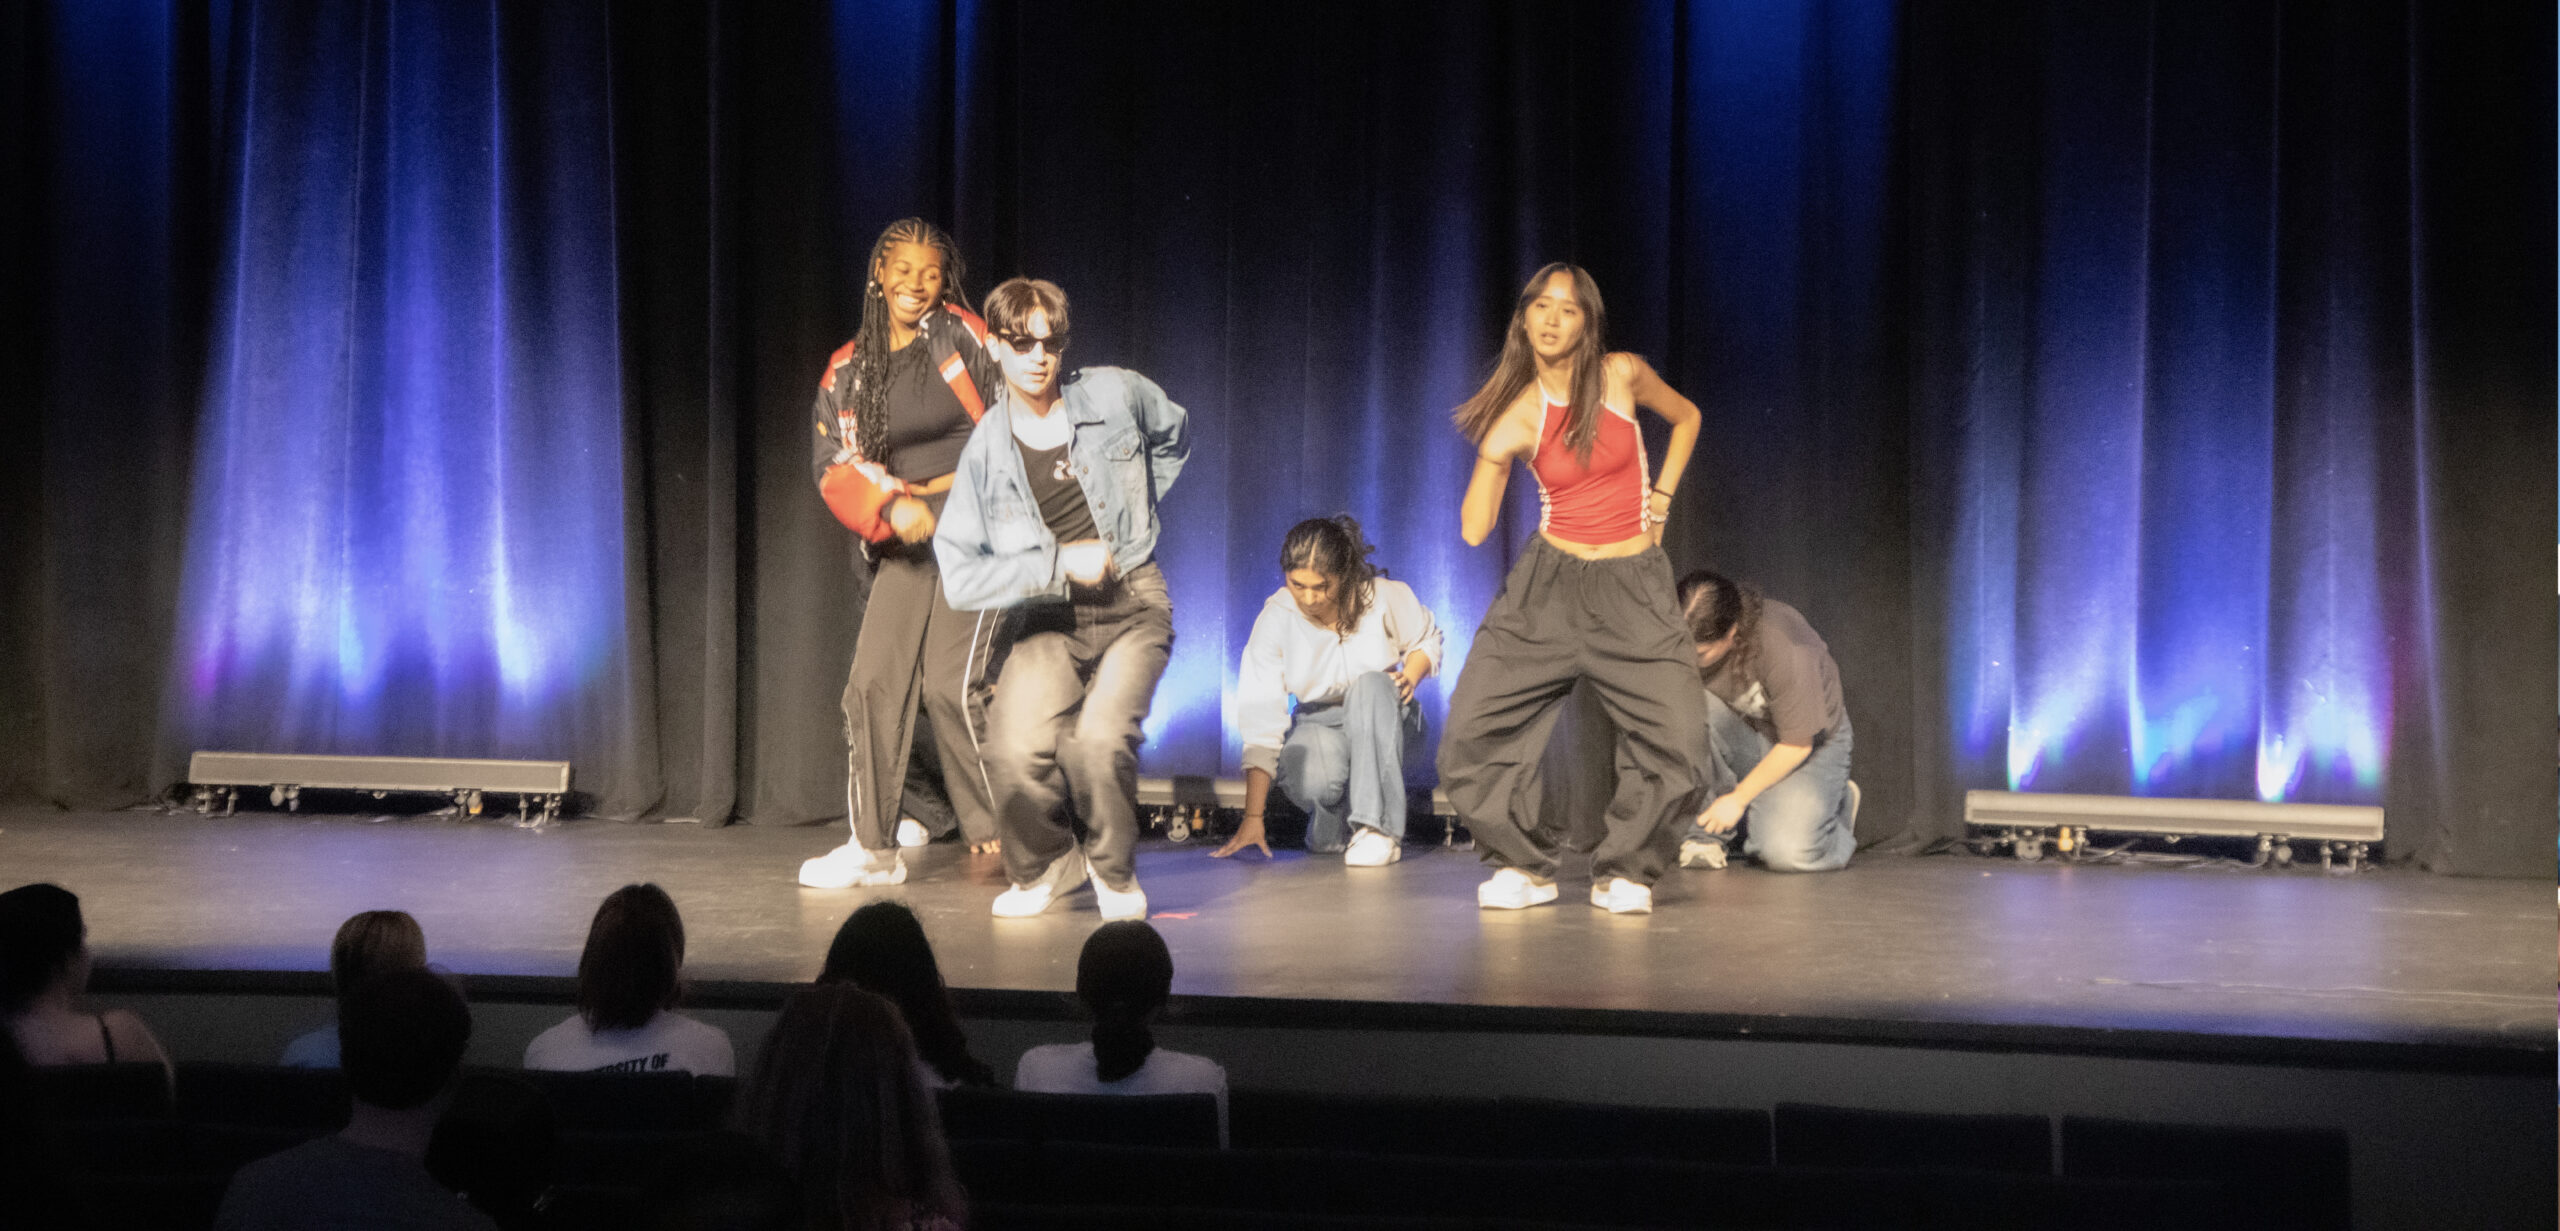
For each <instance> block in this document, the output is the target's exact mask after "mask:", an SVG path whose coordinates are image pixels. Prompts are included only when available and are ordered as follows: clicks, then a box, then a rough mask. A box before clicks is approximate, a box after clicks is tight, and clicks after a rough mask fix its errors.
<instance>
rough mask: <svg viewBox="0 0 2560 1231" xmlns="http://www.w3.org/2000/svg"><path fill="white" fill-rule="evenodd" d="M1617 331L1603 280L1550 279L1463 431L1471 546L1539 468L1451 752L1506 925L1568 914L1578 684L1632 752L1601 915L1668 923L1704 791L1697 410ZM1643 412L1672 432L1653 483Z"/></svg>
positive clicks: (1463, 411)
mask: <svg viewBox="0 0 2560 1231" xmlns="http://www.w3.org/2000/svg"><path fill="white" fill-rule="evenodd" d="M1605 321H1606V312H1605V310H1604V309H1603V308H1602V306H1601V302H1600V288H1599V287H1598V286H1596V285H1594V284H1593V283H1592V281H1591V275H1589V274H1587V273H1585V272H1583V271H1582V270H1581V269H1579V268H1577V267H1575V266H1572V265H1564V264H1556V265H1549V266H1547V267H1546V268H1544V269H1541V270H1539V271H1538V273H1537V276H1536V277H1534V278H1531V279H1530V280H1529V285H1528V286H1527V287H1525V288H1523V289H1522V290H1521V292H1520V299H1519V302H1518V303H1517V304H1516V305H1515V306H1514V307H1513V309H1512V313H1511V327H1510V329H1509V331H1508V332H1507V334H1506V335H1505V337H1504V339H1503V345H1502V358H1501V360H1500V361H1499V362H1498V363H1496V364H1495V366H1494V371H1493V376H1492V378H1491V379H1489V380H1487V381H1486V382H1485V384H1484V387H1483V388H1482V389H1479V390H1477V391H1476V395H1475V396H1474V397H1473V398H1470V399H1468V401H1467V404H1466V405H1464V406H1462V407H1459V408H1458V412H1457V415H1456V419H1457V423H1458V428H1459V430H1460V431H1462V432H1464V433H1466V436H1467V439H1469V440H1471V441H1473V442H1475V445H1476V468H1475V476H1474V478H1473V479H1472V480H1470V481H1469V482H1468V484H1467V495H1466V500H1465V502H1464V504H1463V505H1462V506H1461V507H1460V511H1459V518H1460V523H1461V531H1462V533H1464V534H1465V536H1466V540H1467V543H1468V544H1469V545H1470V546H1473V545H1476V544H1480V543H1482V542H1484V540H1485V537H1486V536H1487V535H1489V534H1491V533H1492V532H1493V525H1494V520H1495V518H1496V517H1497V516H1498V515H1499V514H1500V513H1501V511H1502V497H1503V492H1504V490H1505V489H1506V488H1508V486H1509V485H1510V481H1511V464H1512V463H1513V462H1514V461H1524V462H1527V463H1528V465H1529V474H1530V478H1531V479H1532V480H1533V481H1534V482H1536V483H1537V485H1538V497H1539V515H1538V536H1537V537H1536V538H1535V539H1533V540H1531V541H1530V544H1529V547H1528V550H1526V551H1525V552H1523V553H1522V554H1521V557H1520V560H1519V562H1518V563H1517V564H1515V565H1513V566H1512V569H1511V574H1510V576H1509V577H1508V578H1507V579H1506V580H1505V581H1504V582H1503V587H1502V593H1501V595H1500V596H1499V597H1497V598H1495V599H1494V601H1493V606H1492V608H1491V609H1489V610H1487V611H1486V612H1485V617H1484V624H1483V625H1482V627H1480V628H1479V629H1478V630H1477V632H1476V641H1475V645H1474V646H1473V647H1472V648H1471V649H1470V650H1469V651H1468V653H1467V663H1466V667H1465V669H1464V670H1462V671H1461V672H1460V673H1459V675H1458V685H1457V690H1456V692H1455V693H1453V694H1452V695H1451V696H1450V698H1449V725H1448V732H1447V734H1446V735H1445V736H1443V737H1442V739H1441V741H1440V782H1441V785H1442V786H1443V787H1444V788H1445V789H1447V790H1448V792H1449V799H1450V802H1451V803H1452V804H1453V805H1454V806H1455V807H1456V809H1457V812H1458V816H1459V818H1460V819H1461V820H1464V821H1465V822H1466V823H1467V828H1468V829H1469V830H1470V831H1471V832H1473V833H1474V834H1475V836H1476V839H1477V842H1478V844H1479V845H1480V846H1481V848H1482V849H1483V851H1484V856H1485V861H1486V862H1487V863H1491V864H1494V865H1495V866H1496V868H1497V871H1496V872H1495V873H1494V875H1493V878H1492V879H1491V880H1488V881H1486V882H1485V883H1484V885H1483V886H1482V887H1481V888H1479V889H1478V890H1477V892H1476V901H1477V903H1478V904H1479V905H1481V906H1484V907H1486V908H1488V909H1501V910H1516V909H1519V908H1521V907H1527V906H1535V905H1537V904H1539V903H1541V902H1552V901H1554V900H1555V898H1556V894H1557V890H1556V884H1555V876H1556V868H1557V863H1558V859H1559V856H1560V855H1561V854H1562V850H1563V842H1562V839H1563V835H1562V834H1561V833H1558V832H1554V831H1553V830H1552V829H1550V828H1549V827H1547V826H1545V825H1543V824H1541V822H1540V820H1539V816H1538V813H1539V808H1538V798H1537V797H1538V791H1537V790H1536V789H1535V787H1536V771H1537V765H1538V759H1539V756H1540V754H1541V753H1543V752H1544V751H1545V750H1546V744H1547V737H1548V735H1549V734H1551V733H1552V732H1553V731H1554V730H1555V723H1556V716H1557V714H1558V707H1559V706H1561V705H1562V704H1563V702H1564V699H1565V697H1566V696H1567V695H1568V694H1569V693H1571V692H1572V691H1573V686H1574V685H1575V684H1577V683H1581V682H1585V681H1587V682H1589V683H1590V684H1591V686H1592V688H1593V691H1594V692H1595V694H1596V695H1597V696H1598V697H1599V699H1600V702H1601V704H1602V705H1603V706H1604V707H1605V708H1606V709H1607V710H1608V712H1609V718H1610V720H1611V722H1613V723H1614V724H1615V725H1616V726H1617V728H1618V733H1619V734H1618V739H1619V741H1620V743H1619V755H1618V758H1617V762H1618V764H1619V766H1620V767H1621V772H1620V776H1619V779H1618V788H1617V793H1616V796H1615V797H1614V798H1613V799H1612V800H1611V802H1610V805H1609V814H1608V819H1607V830H1608V832H1607V835H1606V836H1605V837H1604V838H1602V840H1601V842H1600V845H1599V847H1598V848H1596V849H1595V850H1593V852H1592V857H1591V902H1592V904H1593V905H1595V906H1600V907H1603V908H1605V909H1607V910H1609V911H1612V912H1615V913H1620V914H1640V913H1644V912H1647V911H1650V910H1652V909H1653V882H1654V880H1655V879H1656V878H1657V877H1659V876H1661V874H1662V872H1663V870H1664V869H1665V868H1666V867H1668V866H1669V865H1670V863H1671V859H1672V855H1673V852H1674V851H1676V849H1677V848H1678V846H1679V841H1680V834H1681V832H1682V830H1683V828H1684V827H1685V826H1686V825H1687V824H1688V822H1689V819H1690V816H1691V814H1693V813H1694V812H1696V811H1697V807H1698V802H1699V798H1700V795H1701V793H1702V790H1703V780H1702V779H1701V778H1700V776H1699V775H1700V773H1701V772H1702V767H1703V766H1704V765H1705V764H1706V759H1707V746H1706V709H1705V702H1704V700H1703V698H1702V696H1701V694H1700V692H1699V689H1698V683H1697V675H1696V668H1695V666H1694V664H1693V662H1692V655H1693V653H1694V651H1693V650H1692V649H1691V647H1690V645H1689V642H1688V638H1687V636H1686V634H1685V633H1684V631H1683V628H1682V625H1681V623H1680V618H1679V604H1678V602H1677V601H1676V599H1675V598H1674V597H1673V594H1672V587H1671V564H1670V561H1669V560H1668V559H1667V558H1665V557H1664V556H1663V554H1662V547H1661V541H1662V526H1663V523H1664V521H1665V520H1666V519H1667V518H1668V517H1669V516H1670V513H1671V494H1672V493H1673V492H1674V491H1676V490H1678V488H1679V485H1680V475H1681V472H1682V471H1684V470H1686V469H1687V468H1688V465H1689V451H1690V449H1691V448H1692V447H1694V446H1695V445H1696V444H1697V440H1698V421H1699V414H1698V407H1697V405H1696V404H1695V403H1693V402H1691V401H1690V400H1689V399H1687V398H1685V397H1682V396H1680V393H1679V391H1678V390H1675V389H1673V388H1672V387H1671V386H1670V385H1668V384H1666V383H1664V382H1663V380H1662V378H1661V377H1660V376H1657V375H1655V374H1654V371H1653V367H1652V365H1650V364H1647V363H1646V362H1645V361H1644V359H1643V358H1642V357H1640V356H1637V355H1633V354H1628V353H1624V352H1620V353H1616V354H1611V353H1609V352H1608V350H1607V349H1606V347H1605V346H1604V344H1603V336H1602V335H1603V325H1604V324H1605ZM1639 406H1641V407H1643V408H1644V409H1646V410H1650V411H1652V412H1653V413H1655V414H1656V415H1659V416H1661V417H1662V418H1663V419H1665V420H1668V421H1669V422H1670V424H1671V443H1670V447H1669V448H1667V449H1665V450H1664V451H1663V457H1662V470H1661V472H1660V474H1659V475H1656V476H1654V477H1653V478H1652V479H1651V480H1650V481H1648V479H1647V476H1646V473H1645V469H1646V457H1645V449H1644V438H1643V436H1642V435H1641V434H1640V433H1639V432H1638V431H1637V430H1636V419H1635V414H1636V408H1637V407H1639Z"/></svg>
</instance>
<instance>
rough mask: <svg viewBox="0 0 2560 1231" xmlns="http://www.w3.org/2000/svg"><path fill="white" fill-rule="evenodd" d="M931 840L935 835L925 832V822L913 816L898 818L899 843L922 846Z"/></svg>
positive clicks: (901, 844)
mask: <svg viewBox="0 0 2560 1231" xmlns="http://www.w3.org/2000/svg"><path fill="white" fill-rule="evenodd" d="M931 841H933V835H932V834H929V833H927V832H925V828H924V823H923V822H921V821H918V820H916V819H915V818H913V817H900V818H898V845H900V846H922V845H924V844H925V843H927V842H931Z"/></svg>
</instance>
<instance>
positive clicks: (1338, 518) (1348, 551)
mask: <svg viewBox="0 0 2560 1231" xmlns="http://www.w3.org/2000/svg"><path fill="white" fill-rule="evenodd" d="M1376 550H1377V548H1375V547H1372V546H1370V545H1369V540H1368V539H1367V538H1365V537H1363V536H1362V535H1361V533H1360V520H1359V519H1358V518H1356V517H1353V516H1352V515H1350V514H1349V513H1336V514H1334V515H1333V516H1331V517H1310V518H1308V519H1307V520H1305V521H1302V522H1299V523H1298V524H1297V525H1294V526H1291V527H1289V536H1288V537H1287V538H1284V539H1282V540H1280V572H1281V574H1282V575H1283V576H1286V575H1287V574H1289V573H1291V572H1293V571H1295V570H1298V569H1302V568H1303V569H1313V570H1314V571H1316V572H1318V573H1321V574H1323V575H1324V576H1325V577H1326V578H1328V579H1330V580H1331V581H1332V582H1333V588H1334V593H1335V594H1336V595H1338V596H1339V597H1338V598H1336V599H1335V600H1334V604H1333V631H1334V632H1336V633H1339V634H1341V635H1342V636H1345V637H1348V636H1350V635H1351V633H1352V630H1353V629H1356V628H1358V627H1360V617H1361V616H1363V615H1366V614H1368V611H1369V604H1370V603H1371V602H1372V601H1373V600H1375V599H1376V598H1377V594H1378V579H1379V578H1381V577H1384V576H1386V575H1387V571H1386V570H1385V569H1382V568H1379V567H1378V566H1376V565H1374V564H1371V563H1369V554H1370V553H1371V552H1374V551H1376Z"/></svg>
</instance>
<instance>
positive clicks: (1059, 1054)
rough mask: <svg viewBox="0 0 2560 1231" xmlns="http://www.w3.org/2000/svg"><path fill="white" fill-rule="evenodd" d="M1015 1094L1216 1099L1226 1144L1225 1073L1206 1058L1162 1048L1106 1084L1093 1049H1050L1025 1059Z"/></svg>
mask: <svg viewBox="0 0 2560 1231" xmlns="http://www.w3.org/2000/svg"><path fill="white" fill-rule="evenodd" d="M1013 1088H1014V1089H1016V1090H1028V1091H1031V1092H1033V1093H1035V1094H1214V1095H1216V1096H1217V1098H1218V1144H1219V1145H1222V1146H1223V1145H1225V1144H1226V1143H1227V1070H1226V1069H1224V1068H1223V1067H1220V1065H1219V1064H1218V1062H1217V1061H1215V1060H1212V1059H1210V1058H1208V1057H1207V1056H1194V1055H1191V1054H1190V1053H1188V1052H1178V1051H1166V1050H1165V1049H1163V1048H1161V1047H1159V1048H1157V1049H1155V1050H1154V1051H1151V1052H1148V1053H1147V1062H1146V1063H1145V1064H1141V1065H1139V1066H1138V1071H1137V1072H1135V1073H1131V1074H1129V1075H1128V1076H1126V1077H1123V1078H1121V1079H1120V1080H1118V1081H1104V1080H1102V1078H1101V1077H1100V1076H1099V1075H1097V1074H1096V1073H1095V1072H1094V1069H1093V1044H1091V1043H1050V1044H1047V1045H1045V1046H1041V1047H1034V1048H1032V1049H1031V1050H1029V1051H1027V1052H1024V1053H1022V1063H1021V1064H1020V1065H1017V1066H1016V1067H1015V1068H1014V1071H1013Z"/></svg>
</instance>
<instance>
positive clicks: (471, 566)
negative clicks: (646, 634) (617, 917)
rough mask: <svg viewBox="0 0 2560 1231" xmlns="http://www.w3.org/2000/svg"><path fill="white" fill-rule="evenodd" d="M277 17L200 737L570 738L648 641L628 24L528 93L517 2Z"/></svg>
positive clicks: (222, 494)
mask: <svg viewBox="0 0 2560 1231" xmlns="http://www.w3.org/2000/svg"><path fill="white" fill-rule="evenodd" d="M247 26H248V28H247V31H246V35H245V37H246V39H247V51H246V55H245V57H244V58H243V60H242V63H243V64H244V65H245V68H244V70H243V71H242V73H241V74H240V75H239V76H238V77H236V78H235V79H234V81H233V88H234V89H236V90H239V91H241V92H243V95H244V101H243V103H242V105H241V106H240V107H238V108H237V109H236V114H237V115H238V116H239V120H238V123H239V124H240V125H241V126H242V133H241V137H240V140H239V142H238V145H237V149H238V153H237V155H236V158H237V162H236V163H235V165H234V166H233V167H232V168H231V181H230V182H231V191H232V194H233V195H232V200H231V225H232V228H233V230H232V233H231V246H230V251H229V253H228V259H227V261H226V268H225V269H224V271H223V281H222V283H221V284H220V289H221V293H222V294H223V295H224V296H225V298H226V308H227V311H225V312H224V313H223V314H222V316H221V319H220V321H219V322H218V324H217V327H216V337H215V340H214V354H213V373H212V379H211V381H210V382H209V386H208V390H207V396H206V407H205V429H204V435H203V437H202V440H201V442H200V445H199V450H198V463H197V481H196V487H195V493H194V499H195V503H194V516H193V520H192V522H191V524H190V527H189V543H188V556H187V566H186V575H187V581H186V585H187V596H186V599H185V601H184V603H183V604H182V607H181V611H182V617H181V618H182V630H181V638H180V653H181V655H183V660H182V663H181V667H180V670H181V672H182V677H183V679H184V681H185V687H184V688H183V689H182V690H181V693H182V695H180V696H179V697H178V698H176V700H175V704H176V705H177V707H178V708H179V709H180V710H181V711H182V713H181V715H180V722H181V725H182V726H183V727H184V729H185V731H186V737H187V738H188V739H190V740H191V741H192V742H193V743H194V745H195V746H198V747H246V748H288V749H292V750H296V751H309V752H344V753H387V754H418V755H508V756H535V755H540V756H566V755H568V754H569V751H570V747H571V743H572V740H573V739H574V738H575V735H576V732H577V731H578V730H579V729H580V728H581V727H582V726H583V725H586V724H584V723H582V722H581V721H580V719H581V717H582V716H583V715H587V714H591V713H593V712H596V710H595V707H596V706H597V704H598V702H599V692H600V690H602V689H605V688H608V687H611V686H613V685H614V683H615V673H613V672H611V671H609V670H608V669H607V668H608V666H609V664H611V663H613V662H614V661H616V660H617V658H618V656H620V655H621V654H623V653H625V652H626V646H625V641H624V636H623V604H624V576H623V567H622V561H623V539H622V521H623V509H622V487H623V474H622V430H621V417H622V387H621V376H620V357H619V339H618V336H617V333H616V323H615V322H616V289H615V285H614V275H613V271H614V253H613V205H612V198H611V193H610V189H609V186H610V184H611V183H612V169H611V166H610V164H609V161H608V156H607V153H606V151H607V150H608V149H609V145H610V143H609V141H608V133H607V131H606V128H607V117H606V114H605V110H604V108H603V107H602V105H601V103H602V100H603V99H604V97H605V92H604V75H603V74H604V69H605V64H606V61H605V58H604V56H603V54H602V52H603V47H602V44H601V36H599V35H595V34H592V33H588V34H584V35H581V34H579V33H578V32H579V30H580V29H581V27H580V23H579V22H578V21H577V20H575V19H572V18H566V17H564V18H563V19H561V20H560V22H559V24H558V26H557V28H556V29H552V30H550V31H548V33H549V34H552V35H561V36H562V40H563V41H562V42H561V43H558V44H554V45H551V46H550V47H549V50H551V51H553V52H565V53H567V54H559V55H557V56H556V57H554V58H553V59H551V60H550V61H549V62H548V63H549V67H548V68H547V69H546V73H545V75H544V78H543V80H542V81H540V82H539V83H535V84H530V85H528V84H525V83H520V82H511V81H508V80H506V79H505V77H506V74H505V65H506V63H507V62H508V55H509V52H510V48H509V46H508V45H507V42H506V38H505V37H504V26H503V23H501V22H499V21H498V20H497V17H496V15H495V13H494V10H489V9H483V10H482V11H479V12H477V13H476V14H475V13H473V12H471V11H468V10H467V9H464V8H461V7H457V6H447V5H433V4H417V5H409V4H393V5H388V6H379V5H377V6H329V7H327V8H325V9H322V10H312V11H306V12H298V13H297V12H281V11H278V10H275V9H270V8H265V7H259V8H256V9H253V10H252V11H251V13H250V15H249V20H248V22H247ZM596 28H597V29H601V28H602V27H601V26H600V25H599V26H597V27H596ZM579 38H584V39H585V40H587V43H586V45H585V46H584V47H583V50H584V51H586V52H588V53H590V54H587V55H584V56H581V55H579V54H576V53H577V52H578V51H579V50H581V48H580V47H578V46H576V45H574V44H575V42H576V40H577V39H579ZM523 88H530V89H540V90H543V91H545V92H546V98H545V105H540V106H527V105H523V104H522V100H508V99H507V98H505V97H504V96H505V95H506V93H507V92H508V91H509V90H513V89H523ZM510 101H514V102H515V103H516V105H513V106H510V105H507V104H508V103H509V102H510ZM514 125H524V126H525V127H526V130H525V131H518V130H517V129H516V128H515V127H513V126H514Z"/></svg>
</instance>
